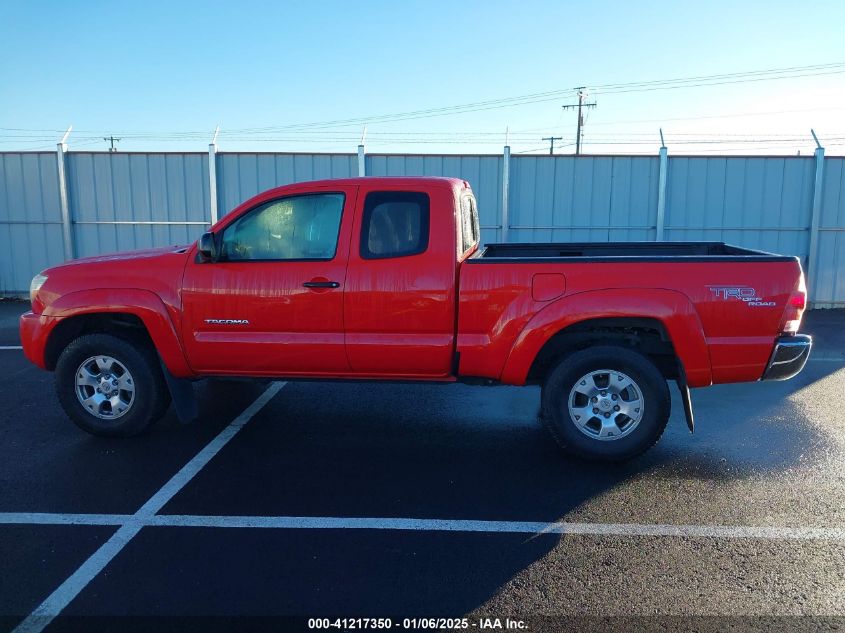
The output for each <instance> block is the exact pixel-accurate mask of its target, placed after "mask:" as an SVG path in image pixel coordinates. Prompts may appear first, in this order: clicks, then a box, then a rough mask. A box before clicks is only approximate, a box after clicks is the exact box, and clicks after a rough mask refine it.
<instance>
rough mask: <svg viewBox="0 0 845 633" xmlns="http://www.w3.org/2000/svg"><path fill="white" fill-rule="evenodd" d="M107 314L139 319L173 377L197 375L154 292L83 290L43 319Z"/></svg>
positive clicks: (57, 303)
mask: <svg viewBox="0 0 845 633" xmlns="http://www.w3.org/2000/svg"><path fill="white" fill-rule="evenodd" d="M103 312H116V313H121V314H133V315H135V316H137V317H138V318H139V319H141V321H142V322H143V324H144V327H146V329H147V332H148V333H149V335H150V338H151V339H152V341H153V344H154V345H155V347H156V351H157V352H158V354H159V356H160V357H161V360H162V362H163V363H164V365H165V366H166V367H167V369H168V370H170V372H171V374H173V376H175V377H177V378H184V377H189V376H192V375H193V372H192V371H191V369H190V367H189V366H188V363H187V361H186V359H185V353H184V351H183V349H182V343H181V341H180V340H179V336H178V334H177V333H176V328H175V327H174V326H173V322H172V321H171V319H170V316H169V315H168V313H167V308H166V306H165V305H164V302H163V301H162V300H161V298H160V297H159V296H158V295H157V294H155V293H153V292H150V291H148V290H140V289H134V288H127V289H124V288H103V289H94V290H80V291H78V292H72V293H70V294H67V295H63V296H61V297H59V298H58V299H56V300H55V301H54V302H52V303H51V304H50V305H49V306H47V307H46V308H45V309H44V313H43V315H44V316H45V317H51V320H52V319H65V318H68V317H74V316H80V315H84V314H97V313H103Z"/></svg>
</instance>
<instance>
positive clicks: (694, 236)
mask: <svg viewBox="0 0 845 633" xmlns="http://www.w3.org/2000/svg"><path fill="white" fill-rule="evenodd" d="M209 156H211V157H212V158H213V161H214V162H213V163H212V165H213V167H214V170H213V172H214V173H213V175H212V176H210V174H209V166H210V165H209ZM60 157H61V158H60ZM60 161H63V163H62V164H63V166H64V170H65V174H66V176H65V181H66V184H65V187H66V189H65V191H66V199H67V203H66V209H64V211H66V213H63V200H62V188H61V179H60V177H59V164H60ZM505 165H508V168H507V172H505V170H504V168H505ZM362 168H363V169H364V171H365V172H366V174H367V175H374V176H402V175H428V176H455V177H458V178H463V179H465V180H467V181H469V183H470V184H471V185H472V188H473V190H474V191H475V193H476V196H477V198H478V203H479V210H480V213H481V224H482V228H483V231H482V237H483V239H484V241H486V242H495V241H503V240H508V241H525V242H531V241H608V240H611V241H624V240H655V239H657V238H658V236H659V235H660V234H662V237H663V239H666V240H720V241H727V242H731V243H734V244H739V245H742V246H748V247H751V248H759V249H763V250H768V251H773V252H778V253H787V254H792V255H798V256H799V257H801V258H802V259H803V261H804V264H805V268H806V267H807V266H808V264H809V269H810V273H811V287H810V295H811V299H812V300H813V302H814V304H815V305H816V306H819V307H829V306H843V305H845V158H826V159H824V160H823V161H822V160H821V157H820V156H817V157H815V158H813V157H807V158H802V157H718V156H713V157H684V156H674V157H672V156H670V157H668V158H660V157H657V156H655V157H650V156H579V157H574V156H501V155H465V156H460V155H378V154H369V155H366V156H365V157H364V163H363V164H359V157H358V156H357V155H355V154H268V153H211V154H207V153H122V152H116V153H100V152H91V153H89V152H68V153H61V152H60V153H58V154H57V153H55V152H45V153H35V152H17V153H12V152H9V153H0V293H2V294H5V295H11V294H22V293H25V292H26V289H27V288H28V285H29V280H30V278H31V277H32V275H33V274H35V273H36V272H38V271H39V270H42V269H43V268H46V267H48V266H51V265H53V264H56V263H58V262H60V261H62V260H63V259H64V253H65V241H64V237H63V218H64V217H65V216H66V217H67V218H68V220H69V226H68V231H69V233H70V235H71V241H72V251H73V254H74V256H76V257H83V256H86V255H93V254H97V253H105V252H111V251H117V250H125V249H133V248H144V247H149V246H156V245H165V244H176V243H187V242H190V241H192V240H194V239H196V237H197V236H198V235H199V234H200V233H201V232H202V230H203V228H204V227H205V226H206V225H207V224H208V223H209V222H210V220H211V218H212V217H213V214H214V213H216V209H220V210H221V213H220V215H221V216H222V215H223V214H225V212H227V211H229V210H230V209H232V208H233V207H235V206H236V205H237V204H239V203H240V202H242V201H243V200H245V199H247V198H249V197H251V196H253V195H255V194H256V193H258V192H260V191H263V190H265V189H269V188H270V187H273V186H277V185H282V184H287V183H291V182H299V181H304V180H316V179H321V178H338V177H350V176H356V175H358V174H359V173H360V171H361V169H362ZM819 168H820V171H817V170H819ZM661 171H665V173H664V174H663V176H664V181H665V189H664V191H663V196H662V197H661V195H660V194H661V191H660V187H661ZM505 176H507V177H505ZM215 190H216V197H215V199H214V200H213V199H212V198H213V197H214V196H213V193H212V192H213V191H215ZM661 209H662V212H661ZM503 227H504V228H503ZM814 235H815V244H812V242H813V240H814V238H813V236H814ZM811 251H815V257H814V261H812V262H809V261H808V258H809V257H810V254H811Z"/></svg>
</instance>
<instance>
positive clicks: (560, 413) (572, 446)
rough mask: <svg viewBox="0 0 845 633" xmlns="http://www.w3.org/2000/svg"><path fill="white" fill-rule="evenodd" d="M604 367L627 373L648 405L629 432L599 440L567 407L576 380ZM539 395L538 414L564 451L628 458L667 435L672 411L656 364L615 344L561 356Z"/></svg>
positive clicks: (594, 457)
mask: <svg viewBox="0 0 845 633" xmlns="http://www.w3.org/2000/svg"><path fill="white" fill-rule="evenodd" d="M602 369H607V370H612V371H618V372H621V373H623V374H626V375H627V376H628V377H630V378H631V379H632V380H633V381H634V382H635V383H636V385H637V386H638V387H639V389H640V391H641V392H642V401H643V405H644V406H643V411H642V417H641V418H640V420H639V422H638V423H637V424H636V425H634V426H633V428H632V430H631V431H629V432H628V434H627V435H623V436H621V437H618V438H617V439H613V440H599V439H597V438H594V437H591V436H589V435H588V434H587V433H586V432H582V431H581V429H579V427H578V425H577V424H576V421H575V420H574V419H573V416H572V415H571V414H570V411H569V397H570V392H571V391H572V389H573V388H574V387H575V386H576V382H578V381H580V380H581V379H582V378H583V377H584V376H586V375H587V374H589V373H590V372H595V371H598V370H602ZM625 396H626V394H625V393H623V394H621V395H620V397H625ZM577 397H580V396H576V398H577ZM541 399H542V405H541V409H540V417H541V419H542V421H543V423H544V425H545V426H546V428H547V429H548V430H549V432H550V433H551V434H552V437H554V438H555V440H556V441H557V443H558V444H560V446H561V447H562V448H563V449H564V451H566V452H567V453H569V454H570V455H574V456H576V457H580V458H583V459H591V460H600V461H624V460H626V459H631V458H632V457H635V456H636V455H639V454H640V453H643V452H644V451H646V450H648V449H649V448H651V447H652V446H653V445H654V444H655V443H656V442H657V440H659V439H660V436H661V435H662V434H663V430H664V429H665V428H666V423H667V422H668V421H669V414H670V412H671V400H670V397H669V386H668V385H667V384H666V380H665V378H664V377H663V375H662V374H661V373H660V371H658V369H657V367H655V366H654V364H653V363H652V362H651V361H650V360H649V359H648V358H647V357H645V356H643V355H642V354H639V353H638V352H635V351H633V350H631V349H628V348H625V347H619V346H613V345H601V346H596V347H590V348H587V349H583V350H579V351H576V352H573V353H572V354H569V355H567V356H565V357H563V358H562V359H561V360H560V361H558V363H557V364H556V365H555V366H554V367H553V368H552V369H551V371H550V372H549V373H548V375H547V376H546V380H545V382H544V383H543V390H542V396H541ZM620 404H621V403H620ZM588 415H589V414H588ZM600 415H604V414H600ZM611 415H615V414H611ZM596 417H598V416H596ZM595 423H596V424H597V425H598V426H600V424H598V422H595Z"/></svg>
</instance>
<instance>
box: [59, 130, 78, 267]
mask: <svg viewBox="0 0 845 633" xmlns="http://www.w3.org/2000/svg"><path fill="white" fill-rule="evenodd" d="M72 129H73V126H71V127H69V128H68V129H67V132H65V135H64V136H63V137H62V140H61V141H59V142H58V143H57V144H56V161H57V167H58V174H59V207H60V209H61V213H62V242H63V244H64V255H65V259H66V260H68V259H73V257H74V248H73V233H72V232H71V217H70V202H69V200H68V195H67V173H66V171H65V152H67V145H66V144H65V141H66V140H67V137H68V136H69V135H70V132H71V130H72Z"/></svg>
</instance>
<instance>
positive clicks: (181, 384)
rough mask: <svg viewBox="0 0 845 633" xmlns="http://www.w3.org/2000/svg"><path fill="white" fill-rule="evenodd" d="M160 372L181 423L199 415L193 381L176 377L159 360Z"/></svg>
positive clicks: (190, 420) (185, 422)
mask: <svg viewBox="0 0 845 633" xmlns="http://www.w3.org/2000/svg"><path fill="white" fill-rule="evenodd" d="M159 364H160V365H161V373H162V374H164V381H165V382H166V383H167V388H168V389H169V390H170V397H171V398H172V399H173V408H174V409H176V415H177V416H178V418H179V421H180V422H181V423H182V424H189V423H191V422H193V421H194V420H196V419H197V418H198V417H199V403H198V402H197V397H196V395H195V394H194V386H193V383H192V382H191V381H190V380H188V379H186V378H177V377H176V376H174V375H173V374H171V373H170V370H169V369H168V368H167V366H166V365H165V364H164V363H163V362H161V358H159Z"/></svg>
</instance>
